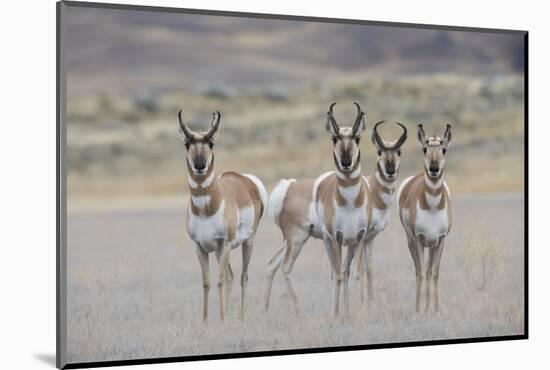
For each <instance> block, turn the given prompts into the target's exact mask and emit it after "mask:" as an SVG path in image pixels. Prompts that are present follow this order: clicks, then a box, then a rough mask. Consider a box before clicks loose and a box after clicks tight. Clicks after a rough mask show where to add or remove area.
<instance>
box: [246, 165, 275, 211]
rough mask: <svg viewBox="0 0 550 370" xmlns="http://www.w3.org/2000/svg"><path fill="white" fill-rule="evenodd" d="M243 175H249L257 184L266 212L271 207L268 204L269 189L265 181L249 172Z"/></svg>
mask: <svg viewBox="0 0 550 370" xmlns="http://www.w3.org/2000/svg"><path fill="white" fill-rule="evenodd" d="M243 176H245V177H248V178H249V179H250V180H252V182H253V183H254V185H256V188H257V189H258V191H259V192H260V197H261V198H262V204H263V205H264V213H265V211H266V210H267V209H266V208H269V207H268V206H267V190H265V186H264V183H263V182H262V180H260V179H259V178H258V177H257V176H254V175H251V174H249V173H245V174H244V175H243Z"/></svg>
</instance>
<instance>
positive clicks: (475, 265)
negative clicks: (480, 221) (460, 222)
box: [457, 227, 506, 290]
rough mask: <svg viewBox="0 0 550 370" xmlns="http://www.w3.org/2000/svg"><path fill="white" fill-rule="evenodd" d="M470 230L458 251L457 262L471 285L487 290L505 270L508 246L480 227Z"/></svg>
mask: <svg viewBox="0 0 550 370" xmlns="http://www.w3.org/2000/svg"><path fill="white" fill-rule="evenodd" d="M470 230H472V233H471V234H470V235H469V236H467V237H465V238H464V242H463V244H462V245H461V246H460V248H459V249H458V258H457V262H458V265H459V266H460V268H461V270H462V271H463V273H464V277H465V279H466V281H467V282H468V283H469V284H470V285H473V286H475V287H476V288H478V289H479V290H486V289H487V288H488V287H489V286H490V285H491V283H492V282H493V281H494V280H495V278H496V277H497V276H498V274H499V273H500V272H501V271H502V269H503V265H504V261H503V254H504V253H503V252H504V249H505V247H506V245H505V243H504V242H503V241H502V240H499V239H498V238H496V237H495V236H493V235H491V234H489V233H487V232H484V231H482V230H481V229H480V228H479V227H474V228H470Z"/></svg>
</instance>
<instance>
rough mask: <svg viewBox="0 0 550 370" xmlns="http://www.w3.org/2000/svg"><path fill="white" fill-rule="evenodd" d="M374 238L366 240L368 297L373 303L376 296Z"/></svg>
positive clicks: (369, 301)
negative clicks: (373, 258) (373, 256)
mask: <svg viewBox="0 0 550 370" xmlns="http://www.w3.org/2000/svg"><path fill="white" fill-rule="evenodd" d="M373 242H374V239H370V240H367V241H365V270H367V299H368V301H367V302H368V303H369V304H371V303H372V300H373V296H374V287H373V286H374V284H373V279H374V272H373V267H372V263H373V262H372V247H373V244H374V243H373Z"/></svg>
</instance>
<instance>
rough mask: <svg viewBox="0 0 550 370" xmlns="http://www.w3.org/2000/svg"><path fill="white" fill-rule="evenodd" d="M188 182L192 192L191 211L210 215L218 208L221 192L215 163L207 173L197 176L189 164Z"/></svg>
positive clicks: (196, 213)
mask: <svg viewBox="0 0 550 370" xmlns="http://www.w3.org/2000/svg"><path fill="white" fill-rule="evenodd" d="M187 169H188V183H189V192H190V193H191V202H190V203H189V205H190V207H191V211H192V212H193V214H195V215H201V216H208V215H211V214H213V213H215V211H216V210H217V209H218V206H219V203H220V199H221V192H220V186H219V183H218V178H217V176H216V171H215V170H214V163H212V164H211V165H210V167H209V168H208V171H207V172H206V174H204V175H202V176H197V175H195V174H194V173H193V171H192V170H191V168H190V166H189V164H188V165H187Z"/></svg>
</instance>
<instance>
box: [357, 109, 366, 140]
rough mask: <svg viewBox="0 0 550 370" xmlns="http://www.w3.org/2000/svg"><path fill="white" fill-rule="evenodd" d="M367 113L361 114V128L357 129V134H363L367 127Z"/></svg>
mask: <svg viewBox="0 0 550 370" xmlns="http://www.w3.org/2000/svg"><path fill="white" fill-rule="evenodd" d="M366 117H367V115H366V114H365V113H362V114H361V123H360V126H359V130H357V133H356V135H357V136H361V135H362V134H363V131H365V130H366V129H367V118H366Z"/></svg>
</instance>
